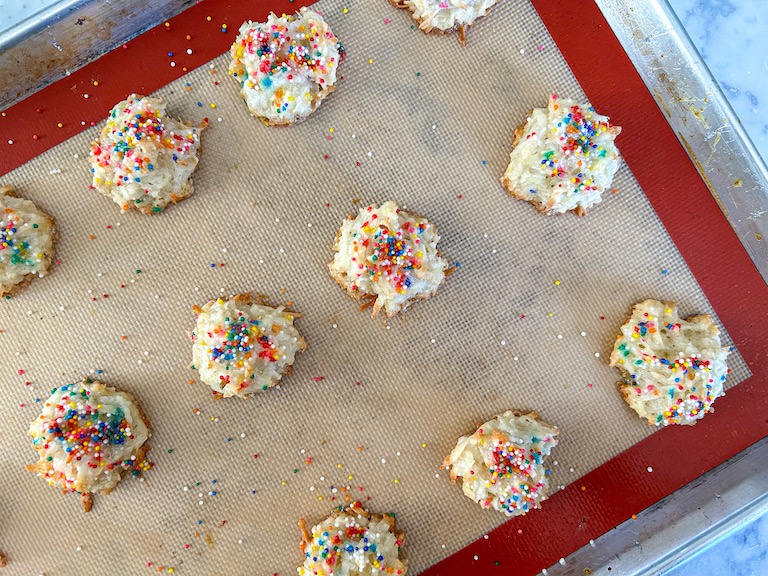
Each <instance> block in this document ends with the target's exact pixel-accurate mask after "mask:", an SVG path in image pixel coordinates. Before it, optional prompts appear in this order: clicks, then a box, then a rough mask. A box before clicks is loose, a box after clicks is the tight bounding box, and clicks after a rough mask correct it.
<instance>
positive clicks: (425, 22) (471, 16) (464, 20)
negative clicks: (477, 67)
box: [389, 0, 499, 44]
mask: <svg viewBox="0 0 768 576" xmlns="http://www.w3.org/2000/svg"><path fill="white" fill-rule="evenodd" d="M389 1H390V3H392V4H393V5H394V6H396V7H398V8H405V9H407V10H409V11H410V12H411V14H412V15H413V18H414V20H416V21H417V22H418V23H419V28H420V29H421V30H424V31H425V32H439V33H444V34H445V33H450V32H453V31H454V30H456V31H458V33H459V42H461V43H462V44H466V42H467V37H466V32H467V29H468V28H469V27H470V26H471V25H472V24H473V23H474V21H475V20H477V19H478V18H480V17H481V16H485V13H486V12H488V9H489V8H490V7H491V6H493V5H494V4H496V2H498V1H499V0H389Z"/></svg>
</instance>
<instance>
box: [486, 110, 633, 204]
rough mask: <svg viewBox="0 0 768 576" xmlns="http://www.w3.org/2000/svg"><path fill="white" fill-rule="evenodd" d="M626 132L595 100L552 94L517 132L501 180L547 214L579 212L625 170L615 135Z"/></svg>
mask: <svg viewBox="0 0 768 576" xmlns="http://www.w3.org/2000/svg"><path fill="white" fill-rule="evenodd" d="M620 132H621V127H620V126H613V125H612V124H611V123H610V121H609V119H608V117H607V116H601V115H600V114H598V113H597V112H595V109H594V108H593V107H592V106H591V105H590V104H589V103H584V104H579V103H577V102H575V101H573V100H564V99H560V98H557V96H554V95H553V96H552V97H550V99H549V106H548V107H547V108H535V109H534V110H533V112H531V116H530V118H528V122H527V123H526V124H525V126H524V127H520V128H518V129H517V130H515V141H514V149H513V150H512V154H511V155H510V162H509V167H508V168H507V171H506V172H505V173H504V177H503V178H502V180H501V182H502V184H503V185H504V187H505V188H506V189H507V191H508V192H509V193H510V194H511V195H512V196H514V197H516V198H520V199H521V200H527V201H528V202H530V203H531V204H533V205H534V206H535V207H536V209H537V210H539V211H540V212H543V213H544V214H562V213H563V212H575V213H576V214H578V215H579V216H583V215H584V214H586V213H587V209H588V208H590V207H591V206H594V205H595V204H597V203H598V202H600V200H601V199H602V194H603V192H605V191H606V190H609V189H610V187H611V182H612V181H613V176H614V174H615V173H616V170H618V168H619V162H620V158H619V150H618V149H617V148H616V144H614V139H615V138H616V136H618V135H619V133H620Z"/></svg>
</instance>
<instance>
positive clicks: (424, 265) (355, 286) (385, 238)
mask: <svg viewBox="0 0 768 576" xmlns="http://www.w3.org/2000/svg"><path fill="white" fill-rule="evenodd" d="M439 239H440V236H438V234H437V231H436V230H435V227H434V225H432V224H431V223H430V222H428V221H427V220H426V219H425V218H421V217H420V216H415V215H414V214H411V213H410V212H406V211H405V210H400V209H399V208H398V207H397V204H395V203H394V202H392V201H389V202H385V203H384V204H382V205H381V206H379V207H378V208H377V207H376V206H374V205H371V206H368V207H367V208H361V209H360V212H359V213H358V215H357V216H356V217H354V216H350V217H349V218H347V219H346V220H345V221H344V223H343V224H342V225H341V228H340V229H339V231H338V233H337V235H336V241H335V243H334V246H333V249H334V250H335V251H336V254H335V255H334V257H333V260H332V261H331V262H330V264H329V265H328V266H329V268H330V271H331V276H332V277H333V279H334V280H336V282H338V283H339V284H340V285H341V286H342V287H343V288H344V289H346V290H347V292H348V293H349V294H350V295H351V296H353V297H354V298H365V299H367V300H369V301H370V302H372V304H373V315H374V316H376V314H377V313H378V311H379V310H381V309H384V312H386V314H387V316H394V315H395V314H397V313H398V312H401V311H403V310H405V309H406V308H408V306H410V305H411V304H412V303H413V302H414V301H416V300H423V299H425V298H429V297H430V296H432V295H433V294H434V293H435V292H436V291H437V288H438V286H440V284H442V282H443V280H444V279H445V276H446V271H447V269H448V262H446V261H445V259H443V258H442V257H441V256H440V251H439V250H438V249H437V242H438V240H439Z"/></svg>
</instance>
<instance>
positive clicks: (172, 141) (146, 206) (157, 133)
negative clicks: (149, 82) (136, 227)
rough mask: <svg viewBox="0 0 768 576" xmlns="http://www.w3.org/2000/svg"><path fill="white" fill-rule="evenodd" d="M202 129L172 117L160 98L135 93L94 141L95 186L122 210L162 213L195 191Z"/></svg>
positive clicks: (114, 112) (118, 107) (119, 104)
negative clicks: (167, 114) (195, 172)
mask: <svg viewBox="0 0 768 576" xmlns="http://www.w3.org/2000/svg"><path fill="white" fill-rule="evenodd" d="M202 128H203V126H200V127H198V128H196V127H194V126H189V125H187V124H185V123H184V122H182V121H181V120H174V119H172V118H169V117H167V116H166V114H165V103H164V102H163V100H162V99H160V98H150V97H148V96H140V95H139V94H131V95H130V96H128V98H127V99H125V100H123V101H122V102H120V103H118V104H116V105H115V107H114V108H112V111H111V112H110V113H109V117H108V118H107V125H106V126H104V128H103V129H102V131H101V134H100V135H99V139H98V140H97V141H96V142H93V143H92V144H91V158H90V159H91V172H92V173H93V185H92V187H93V188H95V189H96V190H98V191H99V192H101V193H102V194H104V195H105V196H109V197H110V198H112V200H114V201H115V202H116V203H117V204H118V205H119V206H120V207H121V208H122V209H123V210H129V209H130V208H135V209H136V210H139V211H141V212H144V213H145V214H155V213H157V212H161V211H162V210H163V208H165V207H166V206H167V205H168V204H169V203H171V202H173V203H176V202H178V201H180V200H183V199H184V198H187V197H188V196H189V195H190V194H192V178H191V176H192V173H193V172H194V171H195V168H196V167H197V163H198V160H199V158H198V154H199V151H200V132H201V130H202Z"/></svg>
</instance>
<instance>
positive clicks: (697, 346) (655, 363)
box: [611, 300, 730, 426]
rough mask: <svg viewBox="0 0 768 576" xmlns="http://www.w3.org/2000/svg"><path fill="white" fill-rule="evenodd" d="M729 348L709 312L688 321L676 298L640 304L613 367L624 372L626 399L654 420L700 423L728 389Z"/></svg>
mask: <svg viewBox="0 0 768 576" xmlns="http://www.w3.org/2000/svg"><path fill="white" fill-rule="evenodd" d="M729 352H730V350H729V348H728V347H726V346H721V345H720V330H719V329H718V328H717V326H715V325H714V323H713V322H712V319H711V318H710V317H709V315H707V314H702V315H699V316H691V317H689V318H688V319H686V320H683V319H681V318H680V317H679V316H678V314H677V306H675V303H674V302H666V303H664V302H659V301H658V300H645V301H644V302H640V303H639V304H636V305H635V307H634V309H633V310H632V316H631V317H630V318H629V320H628V321H627V323H626V324H624V325H623V326H622V327H621V334H619V336H617V338H616V344H615V346H614V348H613V353H612V354H611V366H614V367H618V368H620V369H621V370H622V371H623V372H624V380H623V381H622V382H621V383H620V384H619V386H620V388H621V392H622V394H623V395H624V399H625V400H626V401H627V404H629V405H630V406H631V407H632V409H633V410H634V411H635V412H637V413H638V414H639V415H640V416H642V417H643V418H645V419H647V420H648V424H652V425H656V426H658V425H659V424H662V425H664V426H668V425H669V424H688V425H692V424H696V422H698V421H699V420H700V419H701V418H703V417H704V415H705V414H706V413H707V412H712V411H713V410H714V409H713V407H712V404H713V402H714V401H715V399H716V398H718V397H719V396H722V395H723V394H725V392H724V391H723V384H724V382H725V378H726V375H727V374H728V372H729V370H728V365H727V362H726V361H727V358H728V353H729Z"/></svg>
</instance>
